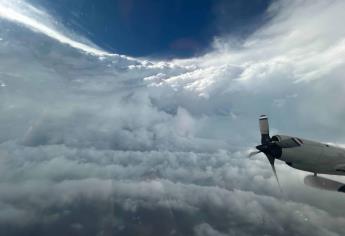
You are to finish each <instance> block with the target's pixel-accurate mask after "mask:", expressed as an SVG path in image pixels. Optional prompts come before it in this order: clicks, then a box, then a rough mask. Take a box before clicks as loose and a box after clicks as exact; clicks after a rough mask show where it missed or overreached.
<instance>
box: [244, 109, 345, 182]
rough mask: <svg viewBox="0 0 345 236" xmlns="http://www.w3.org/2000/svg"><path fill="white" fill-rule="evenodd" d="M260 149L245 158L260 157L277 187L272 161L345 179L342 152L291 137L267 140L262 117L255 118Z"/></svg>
mask: <svg viewBox="0 0 345 236" xmlns="http://www.w3.org/2000/svg"><path fill="white" fill-rule="evenodd" d="M259 126H260V133H261V145H258V146H256V149H257V150H258V151H256V152H252V153H250V154H249V156H250V157H251V156H254V155H256V154H258V153H264V154H265V155H266V157H267V159H268V161H269V163H270V165H271V167H272V170H273V173H274V176H275V178H276V180H277V182H278V184H279V180H278V177H277V172H276V169H275V167H274V162H275V160H276V159H278V160H281V161H284V162H285V163H286V164H287V165H289V166H291V167H293V168H295V169H299V170H303V171H308V172H312V173H314V176H317V174H328V175H345V149H344V148H340V147H335V146H332V145H329V144H325V143H321V142H316V141H311V140H307V139H302V138H298V137H292V136H287V135H279V134H277V135H274V136H272V137H270V134H269V125H268V118H267V116H266V115H262V116H260V118H259Z"/></svg>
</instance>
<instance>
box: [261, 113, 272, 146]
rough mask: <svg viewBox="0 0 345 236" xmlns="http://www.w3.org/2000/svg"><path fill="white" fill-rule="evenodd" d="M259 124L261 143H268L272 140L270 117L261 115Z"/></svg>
mask: <svg viewBox="0 0 345 236" xmlns="http://www.w3.org/2000/svg"><path fill="white" fill-rule="evenodd" d="M259 126H260V133H261V144H266V143H268V142H269V141H270V140H271V138H270V132H269V126H268V118H267V116H266V115H262V116H260V119H259Z"/></svg>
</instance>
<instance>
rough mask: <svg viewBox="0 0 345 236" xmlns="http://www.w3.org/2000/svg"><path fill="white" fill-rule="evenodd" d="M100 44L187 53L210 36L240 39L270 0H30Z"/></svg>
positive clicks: (119, 49)
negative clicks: (226, 36)
mask: <svg viewBox="0 0 345 236" xmlns="http://www.w3.org/2000/svg"><path fill="white" fill-rule="evenodd" d="M34 1H35V2H37V3H39V5H41V6H44V7H45V8H46V10H48V11H49V12H50V13H51V14H53V15H54V16H55V17H57V18H58V19H59V20H60V21H62V22H63V23H64V24H65V25H66V26H68V27H69V28H72V29H73V30H74V31H76V32H78V33H80V34H83V35H86V36H87V37H88V38H89V39H91V40H92V41H93V42H94V43H96V44H97V45H99V46H101V47H102V48H104V49H106V50H108V51H112V52H116V53H120V54H125V55H131V56H146V57H147V56H149V57H165V58H173V57H190V56H195V55H200V54H203V53H205V52H206V51H208V49H209V47H210V45H211V43H212V41H213V39H214V37H215V36H220V35H231V36H232V37H234V38H236V39H240V40H241V39H243V38H245V37H246V36H248V35H249V34H250V33H251V32H252V31H254V30H255V29H256V28H257V27H259V26H260V25H261V24H262V23H263V22H264V21H265V17H264V12H265V10H266V9H267V7H268V6H269V4H270V2H271V0H252V1H242V0H232V1H225V0H203V1H196V0H189V1H183V0H172V1H163V0H99V1H93V0H78V1H69V0H59V1H42V0H34Z"/></svg>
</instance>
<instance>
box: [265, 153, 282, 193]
mask: <svg viewBox="0 0 345 236" xmlns="http://www.w3.org/2000/svg"><path fill="white" fill-rule="evenodd" d="M267 159H268V161H269V162H270V164H271V167H272V171H273V174H274V176H275V177H276V180H277V183H278V185H279V188H280V190H281V187H280V183H279V179H278V176H277V171H276V168H275V167H274V160H275V158H274V157H272V156H270V155H267Z"/></svg>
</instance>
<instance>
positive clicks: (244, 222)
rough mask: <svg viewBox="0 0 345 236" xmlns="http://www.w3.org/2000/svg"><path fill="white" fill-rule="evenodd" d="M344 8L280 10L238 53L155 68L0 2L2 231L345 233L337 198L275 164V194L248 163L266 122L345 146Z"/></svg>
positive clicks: (219, 45)
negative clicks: (262, 119)
mask: <svg viewBox="0 0 345 236" xmlns="http://www.w3.org/2000/svg"><path fill="white" fill-rule="evenodd" d="M344 10H345V3H344V2H343V1H340V0H338V1H337V0H335V1H328V2H326V1H321V0H317V1H299V0H295V1H284V0H282V1H277V2H274V3H273V5H272V6H271V7H270V8H269V10H268V12H267V14H270V15H271V17H272V19H271V20H270V21H269V22H268V23H267V24H265V25H264V26H262V27H261V28H260V29H258V30H257V32H255V33H254V34H252V35H251V36H250V37H249V38H248V39H247V40H246V41H245V42H243V43H238V42H236V43H234V42H233V40H232V39H231V38H225V37H223V38H218V39H216V40H215V43H214V50H213V51H212V52H210V53H208V54H206V55H204V56H202V57H198V58H191V59H188V60H173V61H149V60H143V59H140V60H139V59H132V58H128V57H126V56H119V55H114V54H112V55H110V56H109V55H108V53H106V52H103V51H102V50H100V49H96V48H95V47H93V46H89V45H91V44H86V43H80V42H79V41H78V40H77V39H75V38H74V37H72V36H66V35H67V34H66V33H64V32H65V31H63V32H62V31H59V29H60V28H59V27H56V26H53V24H52V23H51V22H53V20H52V18H50V17H49V16H48V15H46V13H44V12H43V11H41V10H37V8H34V7H32V6H31V5H30V4H28V3H26V2H23V1H0V16H1V17H2V18H3V20H2V21H1V22H0V25H1V28H0V37H1V39H2V40H1V41H0V55H1V57H0V60H1V61H0V84H1V86H0V114H1V116H0V142H1V144H0V179H1V182H0V208H1V209H3V210H2V211H1V212H0V234H4V235H22V234H23V232H29V231H30V232H32V233H33V234H36V235H40V234H41V235H48V234H49V235H54V234H56V235H78V233H79V234H81V235H108V234H110V232H113V233H114V232H115V233H118V234H122V235H154V234H157V235H167V234H179V235H192V234H195V235H201V236H203V235H253V234H262V235H264V234H268V235H277V234H278V235H305V234H310V233H311V232H313V234H315V235H343V234H344V228H343V225H344V223H345V217H344V215H343V210H342V208H341V207H340V206H342V204H343V196H342V195H340V194H338V193H333V192H322V191H320V190H317V189H311V188H309V187H307V186H304V185H303V177H304V176H305V175H306V173H303V172H300V171H297V170H294V169H291V168H290V167H288V166H286V165H285V164H284V163H281V162H278V163H277V169H278V175H279V177H280V180H281V185H282V187H283V192H279V188H278V186H277V184H276V182H275V180H274V178H273V177H272V173H271V170H270V168H269V166H268V163H267V162H266V160H265V159H264V158H262V157H260V156H258V157H257V158H254V159H253V160H248V159H247V158H245V156H246V155H247V153H248V150H249V149H250V148H251V147H252V146H254V145H255V144H256V143H257V142H258V140H259V136H258V135H259V134H258V133H259V132H258V127H257V117H258V115H259V114H262V113H265V114H268V115H269V117H270V119H271V124H272V125H271V126H272V132H278V131H279V132H283V133H290V134H294V135H297V136H301V137H307V138H314V139H319V140H323V141H329V142H333V143H337V142H340V143H344V142H345V136H344V135H343V134H344V131H345V129H344V128H343V125H342V124H343V120H344V118H345V110H344V106H343V102H342V101H344V94H345V86H343V84H344V83H343V75H344V74H345V73H344V72H345V71H344V58H345V57H344V56H345V55H344V54H345V29H344V28H343V27H341V22H342V18H343V17H342V15H343V14H342V13H343V11H344ZM39 17H41V18H39ZM38 19H39V20H38ZM18 24H19V25H23V26H25V27H28V29H29V30H28V29H26V28H22V27H18ZM31 30H34V31H36V32H32V31H31ZM37 31H38V32H37ZM68 35H70V34H68ZM47 36H49V37H47ZM76 38H77V37H76ZM61 43H62V44H61ZM75 49H79V50H75ZM85 52H86V53H85ZM100 56H101V57H100ZM86 206H87V207H86ZM156 220H160V222H161V224H160V226H159V227H158V226H157V225H156V224H154V222H155V221H156Z"/></svg>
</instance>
